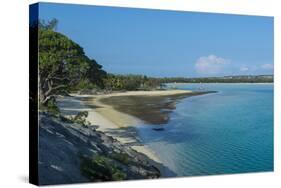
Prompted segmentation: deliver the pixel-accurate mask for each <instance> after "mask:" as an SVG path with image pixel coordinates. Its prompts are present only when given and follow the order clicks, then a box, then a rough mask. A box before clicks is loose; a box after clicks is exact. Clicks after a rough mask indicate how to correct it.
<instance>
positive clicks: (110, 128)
mask: <svg viewBox="0 0 281 188" xmlns="http://www.w3.org/2000/svg"><path fill="white" fill-rule="evenodd" d="M182 95H184V96H193V95H196V92H193V91H190V90H163V91H162V90H161V91H129V92H118V93H111V94H101V95H79V94H72V95H71V96H70V97H59V98H58V106H59V108H60V109H61V112H62V114H63V115H66V116H73V115H76V114H77V113H78V112H81V111H88V117H87V121H89V122H90V123H91V125H93V126H96V130H97V131H101V132H104V133H105V134H107V135H109V136H112V137H113V138H114V139H116V140H118V141H119V142H121V143H122V144H123V145H127V146H129V147H131V148H132V149H134V150H136V151H137V152H139V153H142V154H144V155H146V156H147V157H148V158H150V159H151V160H152V161H151V162H152V163H154V164H155V165H156V166H157V167H158V168H159V169H160V171H162V170H163V171H164V170H165V169H166V168H165V166H164V165H163V164H162V162H161V160H160V159H159V158H158V157H157V155H156V154H155V153H154V151H153V150H151V149H150V148H149V147H148V146H146V145H143V144H142V143H141V141H140V140H139V137H138V135H137V133H136V129H135V125H138V124H142V123H144V121H143V120H141V119H140V118H137V117H135V116H132V115H130V114H128V113H124V112H121V111H119V110H116V109H115V108H114V107H113V106H112V105H109V104H105V103H103V102H102V101H101V100H104V99H108V98H111V97H128V96H134V97H139V96H141V97H144V96H145V97H148V96H149V97H172V96H182Z"/></svg>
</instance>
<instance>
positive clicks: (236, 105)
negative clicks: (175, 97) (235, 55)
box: [137, 84, 273, 176]
mask: <svg viewBox="0 0 281 188" xmlns="http://www.w3.org/2000/svg"><path fill="white" fill-rule="evenodd" d="M168 86H171V85H168ZM173 87H177V88H179V89H187V90H190V89H191V90H198V89H200V90H201V89H202V88H203V89H205V90H212V91H213V90H215V91H218V93H212V94H206V95H201V96H194V97H189V98H185V99H182V100H181V101H180V102H179V103H178V104H177V105H176V109H175V110H174V111H173V112H172V113H171V116H170V121H169V122H168V123H166V124H164V125H163V126H164V130H163V131H155V130H153V129H152V127H151V126H153V125H150V126H147V125H139V126H138V128H137V130H138V133H139V136H140V138H141V140H142V142H144V144H146V145H148V146H149V147H151V149H152V150H153V151H155V153H156V154H157V155H158V157H159V158H160V159H161V160H162V161H163V163H164V165H166V166H167V167H169V168H170V169H171V170H172V171H173V172H175V173H176V174H177V176H193V175H208V174H224V173H243V172H259V171H272V170H273V84H200V85H198V84H175V85H173ZM165 175H166V176H169V174H165Z"/></svg>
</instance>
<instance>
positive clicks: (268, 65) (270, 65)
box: [261, 63, 273, 70]
mask: <svg viewBox="0 0 281 188" xmlns="http://www.w3.org/2000/svg"><path fill="white" fill-rule="evenodd" d="M261 68H262V69H266V70H273V65H272V64H269V63H267V64H263V65H262V66H261Z"/></svg>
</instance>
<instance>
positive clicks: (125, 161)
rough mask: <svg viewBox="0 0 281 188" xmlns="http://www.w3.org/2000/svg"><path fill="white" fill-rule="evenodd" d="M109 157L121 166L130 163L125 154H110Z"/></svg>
mask: <svg viewBox="0 0 281 188" xmlns="http://www.w3.org/2000/svg"><path fill="white" fill-rule="evenodd" d="M110 156H111V157H112V158H113V159H115V160H117V161H119V162H121V163H123V164H129V162H130V157H129V155H128V154H126V153H112V154H111V155H110Z"/></svg>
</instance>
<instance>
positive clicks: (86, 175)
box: [38, 112, 160, 185]
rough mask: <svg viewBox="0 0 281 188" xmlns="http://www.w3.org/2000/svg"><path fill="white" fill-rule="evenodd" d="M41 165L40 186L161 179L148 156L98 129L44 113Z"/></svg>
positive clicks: (40, 125) (41, 115) (40, 140)
mask: <svg viewBox="0 0 281 188" xmlns="http://www.w3.org/2000/svg"><path fill="white" fill-rule="evenodd" d="M101 163H102V166H99V164H101ZM38 164H39V184H40V185H49V184H66V183H67V184H69V183H82V182H91V181H113V180H126V179H148V178H149V179H151V178H158V177H159V176H160V172H159V170H158V169H157V168H156V167H155V166H154V164H155V162H154V161H152V160H151V159H149V158H148V157H147V156H146V155H144V154H141V153H138V152H137V151H135V150H133V149H131V147H129V146H125V145H122V144H121V143H120V142H118V141H117V140H115V139H113V138H112V137H110V136H107V135H106V134H104V133H102V132H99V131H96V130H95V129H91V128H90V127H86V126H83V125H81V124H76V123H71V122H69V121H64V120H63V119H62V118H60V119H59V118H57V117H54V116H51V115H50V114H48V113H41V112H40V114H39V162H38ZM99 170H102V171H99ZM101 172H107V174H104V173H101Z"/></svg>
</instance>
